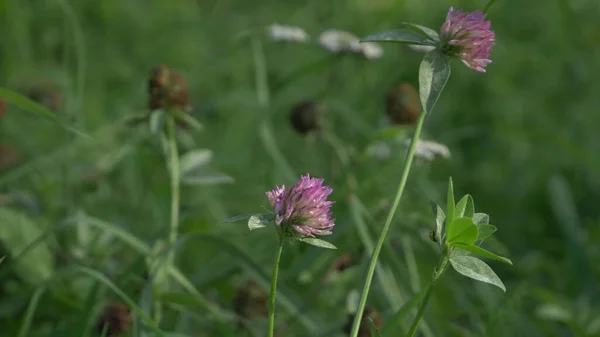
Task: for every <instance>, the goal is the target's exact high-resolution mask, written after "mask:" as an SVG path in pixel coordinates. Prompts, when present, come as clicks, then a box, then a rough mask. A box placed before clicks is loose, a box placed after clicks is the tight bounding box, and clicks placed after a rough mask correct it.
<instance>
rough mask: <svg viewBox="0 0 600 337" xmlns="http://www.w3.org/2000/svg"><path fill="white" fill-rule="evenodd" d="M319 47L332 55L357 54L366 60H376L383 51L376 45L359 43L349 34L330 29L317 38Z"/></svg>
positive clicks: (355, 37) (356, 38) (357, 39)
mask: <svg viewBox="0 0 600 337" xmlns="http://www.w3.org/2000/svg"><path fill="white" fill-rule="evenodd" d="M319 43H320V44H321V46H322V47H323V48H325V49H327V50H329V51H330V52H332V53H342V52H349V53H357V54H363V55H364V56H365V57H366V58H367V59H369V60H372V59H377V58H380V57H381V56H382V55H383V49H382V48H381V47H380V46H379V44H377V43H373V42H366V43H360V39H359V38H358V37H357V36H356V35H354V34H352V33H349V32H345V31H342V30H337V29H330V30H327V31H325V32H323V33H322V34H321V36H320V37H319Z"/></svg>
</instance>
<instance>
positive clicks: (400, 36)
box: [360, 29, 435, 46]
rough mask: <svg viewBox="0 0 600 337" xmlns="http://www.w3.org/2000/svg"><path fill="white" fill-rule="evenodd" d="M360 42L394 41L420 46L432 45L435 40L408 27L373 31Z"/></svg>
mask: <svg viewBox="0 0 600 337" xmlns="http://www.w3.org/2000/svg"><path fill="white" fill-rule="evenodd" d="M360 42H396V43H402V44H413V45H415V44H416V45H422V46H434V45H435V41H431V40H430V39H428V38H427V37H425V36H423V35H422V34H419V33H417V32H415V31H412V30H408V29H397V30H392V31H387V32H381V33H375V34H371V35H368V36H365V37H364V38H362V39H361V40H360Z"/></svg>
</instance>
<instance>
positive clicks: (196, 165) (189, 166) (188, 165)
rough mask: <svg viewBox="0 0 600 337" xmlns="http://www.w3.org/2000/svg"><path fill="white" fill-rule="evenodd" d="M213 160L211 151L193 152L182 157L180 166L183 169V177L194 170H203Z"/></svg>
mask: <svg viewBox="0 0 600 337" xmlns="http://www.w3.org/2000/svg"><path fill="white" fill-rule="evenodd" d="M212 158H213V153H212V151H211V150H209V149H198V150H192V151H189V152H187V153H185V154H184V155H182V156H181V158H180V159H179V165H180V167H181V175H186V174H188V173H191V172H193V171H194V170H197V169H200V168H202V167H203V166H204V165H206V164H208V163H209V162H210V161H211V160H212Z"/></svg>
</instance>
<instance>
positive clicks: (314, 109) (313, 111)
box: [290, 100, 322, 135]
mask: <svg viewBox="0 0 600 337" xmlns="http://www.w3.org/2000/svg"><path fill="white" fill-rule="evenodd" d="M290 123H291V124H292V127H293V128H294V130H296V131H298V132H299V133H300V134H303V135H305V134H308V133H309V132H313V131H317V130H319V129H320V128H321V126H322V112H321V107H320V106H319V105H318V104H317V103H315V102H313V101H310V100H306V101H301V102H299V103H297V104H295V105H294V106H293V107H292V109H291V110H290Z"/></svg>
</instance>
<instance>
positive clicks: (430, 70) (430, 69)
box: [419, 49, 450, 113]
mask: <svg viewBox="0 0 600 337" xmlns="http://www.w3.org/2000/svg"><path fill="white" fill-rule="evenodd" d="M449 78H450V61H449V60H448V56H446V55H444V54H443V53H442V52H441V51H440V50H438V49H434V50H432V51H430V52H428V53H427V54H425V57H424V58H423V61H422V62H421V66H420V67H419V95H420V96H421V105H422V106H423V110H424V111H425V113H430V112H431V110H432V109H433V107H434V105H435V103H436V102H437V100H438V98H439V97H440V95H441V93H442V90H443V89H444V86H446V82H448V79H449Z"/></svg>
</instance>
